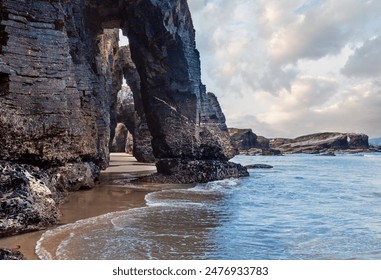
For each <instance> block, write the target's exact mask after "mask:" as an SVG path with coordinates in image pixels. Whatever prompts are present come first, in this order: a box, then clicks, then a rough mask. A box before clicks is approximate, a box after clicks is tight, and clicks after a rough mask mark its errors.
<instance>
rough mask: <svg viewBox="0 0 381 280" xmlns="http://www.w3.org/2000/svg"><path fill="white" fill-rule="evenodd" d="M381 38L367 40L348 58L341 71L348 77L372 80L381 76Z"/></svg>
mask: <svg viewBox="0 0 381 280" xmlns="http://www.w3.org/2000/svg"><path fill="white" fill-rule="evenodd" d="M380 46H381V36H380V37H376V38H374V39H371V40H368V41H366V42H365V43H364V45H363V46H362V47H360V48H358V49H357V50H356V51H355V53H354V54H353V55H352V56H350V57H349V59H348V61H347V63H346V64H345V66H344V68H343V69H342V73H343V74H344V75H346V76H348V77H360V78H373V77H379V76H381V48H380Z"/></svg>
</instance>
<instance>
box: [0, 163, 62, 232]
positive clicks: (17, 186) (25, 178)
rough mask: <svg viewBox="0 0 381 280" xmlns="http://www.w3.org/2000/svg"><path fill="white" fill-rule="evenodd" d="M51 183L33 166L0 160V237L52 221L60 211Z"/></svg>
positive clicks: (48, 223)
mask: <svg viewBox="0 0 381 280" xmlns="http://www.w3.org/2000/svg"><path fill="white" fill-rule="evenodd" d="M52 186H54V183H52V181H51V179H50V177H49V175H48V174H47V173H46V172H44V171H42V170H40V169H39V168H37V167H33V166H30V165H20V164H15V163H10V162H5V161H0V207H1V210H0V237H3V236H7V235H13V234H17V233H23V232H28V231H33V230H39V229H43V228H46V227H47V226H49V225H52V224H54V223H55V222H56V221H57V219H58V218H59V216H60V214H59V210H58V208H57V201H56V200H57V196H56V189H55V187H52Z"/></svg>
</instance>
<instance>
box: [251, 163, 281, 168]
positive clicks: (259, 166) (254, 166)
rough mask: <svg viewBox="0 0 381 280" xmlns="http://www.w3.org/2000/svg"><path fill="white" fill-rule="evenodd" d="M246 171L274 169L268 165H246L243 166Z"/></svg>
mask: <svg viewBox="0 0 381 280" xmlns="http://www.w3.org/2000/svg"><path fill="white" fill-rule="evenodd" d="M245 167H246V168H247V169H271V168H274V167H273V166H271V165H268V164H259V163H258V164H251V165H246V166H245Z"/></svg>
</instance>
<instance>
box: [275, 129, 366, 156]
mask: <svg viewBox="0 0 381 280" xmlns="http://www.w3.org/2000/svg"><path fill="white" fill-rule="evenodd" d="M270 143H271V147H272V148H276V149H279V150H280V151H281V152H282V153H309V154H319V153H330V152H335V151H343V152H358V151H367V150H368V149H369V144H368V136H367V135H365V134H355V133H337V132H325V133H316V134H310V135H305V136H300V137H297V138H295V139H272V140H271V141H270Z"/></svg>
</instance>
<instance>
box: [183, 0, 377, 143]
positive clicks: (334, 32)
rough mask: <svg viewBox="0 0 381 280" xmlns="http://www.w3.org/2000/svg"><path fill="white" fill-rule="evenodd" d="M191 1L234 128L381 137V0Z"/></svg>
mask: <svg viewBox="0 0 381 280" xmlns="http://www.w3.org/2000/svg"><path fill="white" fill-rule="evenodd" d="M188 3H189V5H190V8H191V11H192V15H193V22H194V25H195V28H196V36H197V47H198V49H199V51H200V53H201V65H202V75H203V76H202V79H203V82H204V83H205V84H206V85H207V88H208V90H210V91H213V92H214V93H215V94H216V95H217V96H218V97H219V100H220V103H221V106H222V108H223V110H224V112H225V115H226V117H227V122H228V125H229V126H238V127H250V128H252V129H253V131H255V132H257V133H258V134H262V135H265V136H272V137H273V136H279V137H282V136H288V137H293V136H297V135H301V134H307V133H312V132H316V131H325V130H331V131H343V130H345V131H362V132H365V133H367V134H370V135H373V136H377V135H381V127H379V125H378V120H379V119H380V115H381V114H380V113H379V111H381V110H379V109H378V110H377V109H376V107H377V106H376V105H375V104H377V105H378V106H379V105H381V104H380V97H379V95H380V82H379V81H380V79H378V80H377V78H378V77H379V76H380V74H381V69H380V65H381V54H380V51H379V45H380V41H381V37H377V36H378V34H379V33H380V30H381V13H380V12H379V11H381V1H379V0H377V1H376V0H374V1H359V0H345V1H344V0H342V1H340V0H309V1H306V0H289V1H281V0H258V1H252V0H189V1H188ZM365 93H366V94H365ZM376 120H377V121H376ZM266 133H268V134H266Z"/></svg>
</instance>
